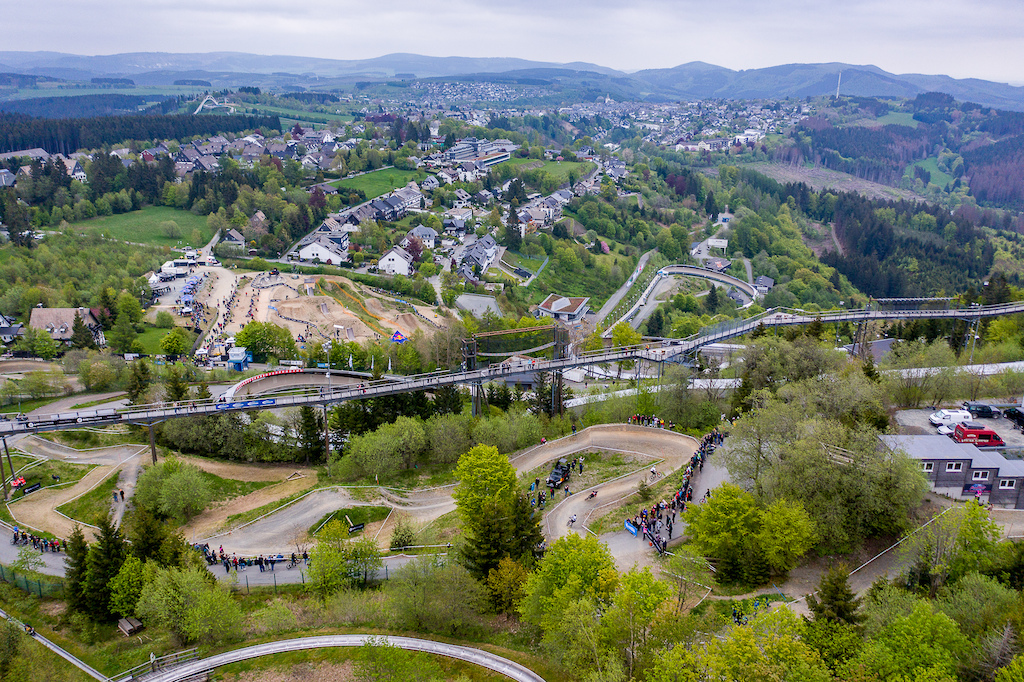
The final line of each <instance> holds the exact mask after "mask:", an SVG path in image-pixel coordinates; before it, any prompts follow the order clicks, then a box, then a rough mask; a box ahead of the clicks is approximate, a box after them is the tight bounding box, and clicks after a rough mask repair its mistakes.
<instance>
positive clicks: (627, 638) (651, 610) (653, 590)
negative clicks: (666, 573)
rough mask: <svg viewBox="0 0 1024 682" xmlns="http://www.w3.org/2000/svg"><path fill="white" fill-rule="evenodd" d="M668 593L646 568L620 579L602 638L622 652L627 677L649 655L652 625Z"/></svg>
mask: <svg viewBox="0 0 1024 682" xmlns="http://www.w3.org/2000/svg"><path fill="white" fill-rule="evenodd" d="M670 594H671V588H670V587H669V586H668V585H666V584H665V583H664V582H662V581H660V580H658V579H656V578H655V577H654V575H653V574H651V569H650V568H649V567H646V566H645V567H644V568H642V569H640V568H636V567H634V568H632V569H631V570H629V571H627V572H626V573H623V574H622V575H621V576H620V577H619V589H618V591H617V592H616V593H615V597H614V598H613V600H612V607H611V608H610V609H609V610H608V612H607V613H606V614H605V615H604V618H602V621H601V626H602V628H603V629H604V631H605V633H606V634H605V637H606V638H607V639H608V640H610V641H611V642H614V644H615V645H616V647H617V648H618V649H620V650H621V651H622V652H623V654H624V658H625V660H626V670H627V671H628V672H629V675H630V677H632V676H633V674H634V672H635V671H636V669H637V665H638V661H639V660H640V659H641V658H643V657H645V656H646V655H647V654H648V653H650V652H649V645H650V641H649V635H650V629H651V623H652V621H653V620H654V615H655V613H657V611H658V609H659V608H660V607H661V605H662V604H664V603H665V601H666V600H667V599H668V598H669V596H670Z"/></svg>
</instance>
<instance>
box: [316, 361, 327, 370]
mask: <svg viewBox="0 0 1024 682" xmlns="http://www.w3.org/2000/svg"><path fill="white" fill-rule="evenodd" d="M316 366H317V367H319V368H320V369H327V363H326V362H318V363H316Z"/></svg>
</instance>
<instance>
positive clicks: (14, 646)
mask: <svg viewBox="0 0 1024 682" xmlns="http://www.w3.org/2000/svg"><path fill="white" fill-rule="evenodd" d="M21 638H22V633H21V630H19V629H18V626H16V625H15V624H14V623H12V622H10V621H7V620H3V621H0V680H5V679H7V674H8V673H9V672H11V668H12V667H13V665H14V662H15V661H17V660H18V657H19V654H20V653H21Z"/></svg>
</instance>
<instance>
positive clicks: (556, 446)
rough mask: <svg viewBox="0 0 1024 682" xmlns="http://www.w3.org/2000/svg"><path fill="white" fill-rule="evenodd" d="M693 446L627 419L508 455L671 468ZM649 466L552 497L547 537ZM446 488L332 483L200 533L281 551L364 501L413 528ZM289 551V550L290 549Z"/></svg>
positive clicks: (228, 547)
mask: <svg viewBox="0 0 1024 682" xmlns="http://www.w3.org/2000/svg"><path fill="white" fill-rule="evenodd" d="M696 445H697V443H696V441H695V440H694V439H693V438H690V437H689V436H683V435H681V434H678V433H674V432H672V431H664V430H661V429H651V428H645V427H642V426H630V425H625V424H607V425H601V426H592V427H590V428H588V429H584V430H583V431H580V432H579V433H578V434H577V435H575V436H566V437H564V438H560V439H558V440H555V441H551V442H549V443H546V444H544V445H536V446H534V447H531V448H527V449H526V450H524V451H522V452H520V453H518V454H516V455H515V456H513V458H512V459H511V461H512V464H513V465H514V466H515V467H516V470H517V472H518V473H523V472H527V471H532V470H533V469H536V468H537V467H539V466H541V465H543V464H545V463H547V462H552V461H554V460H557V459H559V458H560V457H569V458H571V457H573V456H574V455H575V454H576V453H579V452H588V451H592V450H595V449H607V450H612V451H616V452H625V453H632V454H634V455H640V456H641V457H649V458H651V459H652V460H653V461H656V462H658V465H657V466H658V469H659V470H660V471H664V472H666V473H671V472H673V471H675V470H676V469H678V468H679V467H681V466H685V465H686V463H687V462H689V460H690V457H691V456H692V455H693V453H694V451H695V449H696ZM649 468H650V467H649V466H647V465H644V466H641V467H640V468H639V470H638V471H635V472H633V473H631V474H627V475H626V476H623V477H620V478H619V479H617V480H614V481H609V482H606V483H603V484H601V485H598V486H594V488H597V489H600V490H601V494H600V495H599V496H598V497H597V498H595V499H593V500H587V499H586V495H585V494H581V493H587V492H589V491H590V490H592V489H594V488H587V489H586V490H580V491H573V494H572V495H570V496H569V497H568V498H563V499H561V500H558V501H557V503H556V504H554V506H553V507H551V508H550V509H549V511H548V513H547V516H546V518H545V524H544V525H543V526H542V529H543V530H544V532H545V536H546V537H547V538H548V539H549V540H554V539H557V538H558V537H561V536H563V535H565V534H567V533H570V532H579V533H585V532H587V531H586V529H585V528H584V527H583V524H582V523H579V524H578V525H577V526H576V527H575V529H572V530H570V529H569V528H567V527H566V522H567V521H568V519H569V517H571V516H572V515H573V514H577V516H578V518H580V519H584V518H585V517H586V515H587V513H588V512H590V511H591V510H593V509H595V508H597V507H598V506H608V505H609V503H611V502H612V501H613V500H616V499H618V498H620V497H622V496H624V495H627V494H629V493H632V492H634V491H635V490H636V489H637V484H638V483H639V482H640V480H641V479H642V478H644V477H645V476H647V475H648V471H649ZM452 487H453V486H443V487H439V488H431V489H424V490H415V491H409V492H405V491H403V492H402V493H401V494H400V495H399V494H397V493H396V492H393V491H390V490H388V489H386V488H379V489H377V491H376V492H375V494H373V495H365V494H362V495H359V496H358V497H357V496H355V495H354V494H353V492H354V490H353V489H350V488H344V487H337V488H328V489H323V490H318V491H315V492H313V493H311V494H309V495H307V496H306V497H304V498H302V499H301V500H298V501H297V502H295V503H293V504H291V505H289V506H287V507H285V508H284V509H281V510H280V511H277V512H274V513H273V514H271V515H269V516H267V517H266V518H263V519H261V520H259V521H256V522H255V523H253V524H251V525H249V526H246V527H245V528H241V529H238V530H236V531H233V532H231V533H226V534H220V535H217V536H214V537H209V538H205V540H206V541H208V542H209V543H210V545H211V546H215V547H219V546H221V545H223V547H224V549H225V551H227V552H235V553H237V554H239V555H245V556H249V555H256V554H266V553H268V552H278V551H280V552H285V550H286V549H288V546H289V539H290V537H291V536H292V535H294V534H295V533H296V532H301V531H302V530H303V529H308V528H309V527H310V526H312V525H313V524H315V523H316V522H317V521H319V520H320V519H322V518H323V517H324V516H326V515H327V514H330V513H331V512H333V511H335V510H337V509H341V508H344V507H357V506H365V505H386V506H391V507H393V508H394V509H395V510H396V512H398V513H400V514H401V515H403V516H405V517H406V518H408V519H409V520H410V521H411V522H412V523H413V525H414V527H423V526H425V525H426V524H428V523H430V522H432V521H434V520H435V519H437V518H438V517H440V516H442V515H444V514H446V513H448V512H450V511H453V510H454V509H455V502H454V500H453V499H452V497H451V490H452ZM261 492H262V491H261ZM247 497H251V496H247ZM243 499H245V498H239V500H243ZM255 506H259V505H255ZM253 508H255V507H253ZM393 525H394V524H393V523H388V524H387V527H386V528H383V529H382V532H381V533H380V534H379V535H378V537H377V539H378V542H379V543H380V544H381V546H382V547H386V546H388V544H389V542H390V530H391V527H393ZM207 527H209V526H207ZM371 530H372V529H371ZM623 532H624V531H623ZM610 535H615V534H610ZM197 537H198V536H197ZM639 544H640V543H635V542H634V543H630V544H629V545H628V546H629V547H630V548H633V547H637V548H638V549H642V548H640V547H639ZM288 551H289V552H290V551H292V550H290V549H288ZM627 553H628V554H629V557H628V559H629V563H628V564H626V565H627V567H628V566H629V565H632V562H633V559H635V557H634V556H633V554H634V552H633V551H632V550H631V551H629V552H627Z"/></svg>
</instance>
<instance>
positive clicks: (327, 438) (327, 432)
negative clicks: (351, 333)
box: [323, 341, 331, 464]
mask: <svg viewBox="0 0 1024 682" xmlns="http://www.w3.org/2000/svg"><path fill="white" fill-rule="evenodd" d="M323 348H324V350H326V351H327V398H328V400H330V396H331V342H330V341H328V342H326V343H325V344H324V345H323ZM324 450H325V451H326V453H327V455H326V459H325V460H324V461H325V463H327V464H329V463H330V459H331V427H330V426H329V425H328V423H327V400H325V401H324Z"/></svg>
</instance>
